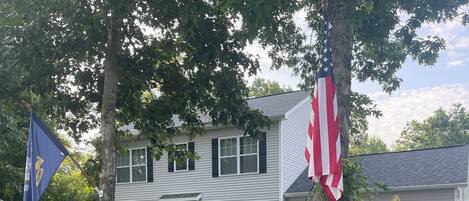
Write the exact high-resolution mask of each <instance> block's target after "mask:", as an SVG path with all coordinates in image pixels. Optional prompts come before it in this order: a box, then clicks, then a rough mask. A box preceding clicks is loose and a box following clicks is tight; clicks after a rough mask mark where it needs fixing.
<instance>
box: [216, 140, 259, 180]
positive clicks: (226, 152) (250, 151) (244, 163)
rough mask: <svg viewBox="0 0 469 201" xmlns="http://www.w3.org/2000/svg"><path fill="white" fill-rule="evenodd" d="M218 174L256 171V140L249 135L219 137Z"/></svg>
mask: <svg viewBox="0 0 469 201" xmlns="http://www.w3.org/2000/svg"><path fill="white" fill-rule="evenodd" d="M219 151H220V152H219V153H220V158H219V161H220V165H219V167H220V171H219V172H220V175H229V174H241V173H251V172H258V169H259V168H258V167H259V166H258V164H259V157H258V152H259V146H258V141H257V140H256V139H254V138H252V137H250V136H245V137H234V138H225V139H220V143H219Z"/></svg>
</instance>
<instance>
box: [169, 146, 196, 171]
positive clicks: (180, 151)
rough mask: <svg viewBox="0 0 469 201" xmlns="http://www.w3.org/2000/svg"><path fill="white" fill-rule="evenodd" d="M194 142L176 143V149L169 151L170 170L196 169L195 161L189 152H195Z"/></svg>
mask: <svg viewBox="0 0 469 201" xmlns="http://www.w3.org/2000/svg"><path fill="white" fill-rule="evenodd" d="M194 149H195V144H194V142H187V143H181V144H176V150H174V151H170V152H168V172H184V171H189V170H195V161H194V159H191V158H190V157H187V156H186V153H187V154H192V155H193V154H195V151H194Z"/></svg>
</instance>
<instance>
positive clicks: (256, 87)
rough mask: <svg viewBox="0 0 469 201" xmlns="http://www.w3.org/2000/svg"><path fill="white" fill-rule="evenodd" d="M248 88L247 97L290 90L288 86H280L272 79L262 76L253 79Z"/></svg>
mask: <svg viewBox="0 0 469 201" xmlns="http://www.w3.org/2000/svg"><path fill="white" fill-rule="evenodd" d="M248 90H249V97H255V96H267V95H271V94H276V93H282V92H287V91H292V89H291V88H290V87H285V86H280V84H279V83H278V82H276V81H274V80H266V79H263V78H256V79H254V81H253V82H252V84H251V86H249V87H248Z"/></svg>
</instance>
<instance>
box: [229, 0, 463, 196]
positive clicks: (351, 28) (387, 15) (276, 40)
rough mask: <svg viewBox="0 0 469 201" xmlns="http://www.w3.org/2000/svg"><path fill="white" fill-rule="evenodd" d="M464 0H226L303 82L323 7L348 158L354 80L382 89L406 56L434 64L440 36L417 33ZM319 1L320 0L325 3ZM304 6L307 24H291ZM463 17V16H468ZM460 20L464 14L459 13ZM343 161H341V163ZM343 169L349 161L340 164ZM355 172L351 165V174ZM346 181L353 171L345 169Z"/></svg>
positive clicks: (392, 84)
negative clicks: (328, 23) (305, 28)
mask: <svg viewBox="0 0 469 201" xmlns="http://www.w3.org/2000/svg"><path fill="white" fill-rule="evenodd" d="M468 2H469V1H468V0H449V1H439V0H433V1H408V0H396V1H380V0H364V1H357V0H325V1H319V0H307V1H288V0H274V1H239V0H228V1H224V3H223V6H224V8H225V9H227V10H228V11H229V12H230V13H232V15H233V16H237V15H239V16H242V25H241V33H240V35H241V36H243V38H242V39H244V40H245V41H253V40H257V41H259V43H260V44H261V45H263V46H264V47H270V51H269V56H270V57H271V58H272V61H273V66H274V68H279V67H280V66H282V65H287V66H289V67H291V68H292V69H293V71H294V73H295V74H296V75H298V76H299V77H301V78H302V82H301V87H302V88H304V89H310V88H311V87H312V86H313V85H314V80H315V79H314V76H315V72H316V71H317V69H318V67H319V64H320V62H319V58H320V55H321V47H320V44H321V43H320V42H321V41H322V36H321V31H322V28H321V26H322V25H323V24H324V23H323V17H322V14H323V10H325V11H327V14H328V15H330V16H329V17H330V19H331V25H332V33H331V36H332V55H333V66H334V70H335V73H336V82H337V96H338V106H339V111H338V113H339V119H340V122H341V140H342V156H345V157H346V156H348V154H349V151H348V148H349V144H350V142H351V138H353V136H350V135H349V134H352V133H351V132H352V130H353V127H352V126H353V125H352V124H353V122H351V119H352V118H353V117H352V114H351V112H352V108H353V107H354V104H356V103H353V102H352V101H353V100H354V98H353V96H355V93H353V92H352V87H351V85H352V78H353V79H356V80H358V81H360V82H363V81H367V80H371V81H375V82H377V83H379V84H380V85H381V87H382V89H383V90H384V91H385V92H387V93H392V92H393V91H394V90H396V89H397V88H398V87H399V86H400V84H401V82H402V79H400V78H399V77H398V76H397V72H398V70H399V69H401V67H402V65H403V63H404V61H405V60H406V59H407V58H408V57H410V58H411V59H413V60H415V61H417V63H419V64H422V65H432V64H434V63H435V62H436V60H437V58H438V54H439V51H441V50H442V49H444V47H445V41H444V40H443V39H442V38H440V37H438V36H434V35H428V36H419V35H418V34H417V30H418V29H419V28H420V27H421V26H422V25H424V24H425V23H438V22H446V21H450V20H452V19H454V18H455V17H458V16H461V15H462V14H463V13H461V12H460V10H459V9H460V8H461V7H462V6H464V5H466V4H467V3H468ZM323 3H324V4H323ZM298 11H304V12H306V19H305V21H306V22H307V23H308V27H309V28H310V29H311V30H312V31H311V33H303V32H302V30H301V28H300V27H297V25H296V24H295V22H294V19H295V17H294V14H295V13H297V12H298ZM466 16H467V15H466ZM465 18H466V17H465ZM344 164H345V165H347V163H344ZM346 168H347V167H346ZM351 173H353V171H352V172H351ZM344 176H345V180H347V179H351V178H352V177H353V175H347V174H345V175H344ZM355 187H357V188H354V187H353V186H348V188H347V186H346V187H345V189H346V192H345V195H346V198H345V199H346V200H349V199H352V198H353V199H356V200H358V199H360V198H359V196H355V195H357V194H359V193H360V192H359V189H360V187H358V186H355Z"/></svg>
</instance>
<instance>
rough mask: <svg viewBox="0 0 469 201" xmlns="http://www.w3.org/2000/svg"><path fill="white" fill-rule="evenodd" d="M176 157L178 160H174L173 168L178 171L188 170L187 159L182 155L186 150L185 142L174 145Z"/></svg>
mask: <svg viewBox="0 0 469 201" xmlns="http://www.w3.org/2000/svg"><path fill="white" fill-rule="evenodd" d="M176 149H177V151H176V158H179V160H176V159H175V160H174V170H175V172H178V171H188V170H189V165H188V164H189V159H188V158H187V157H185V156H184V152H185V151H187V143H184V144H178V145H176Z"/></svg>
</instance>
